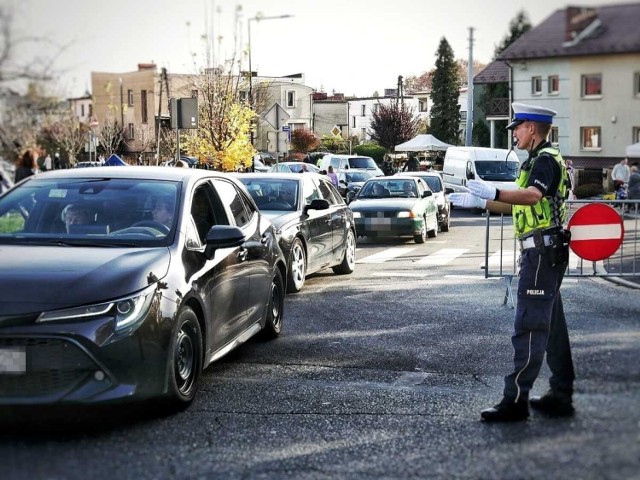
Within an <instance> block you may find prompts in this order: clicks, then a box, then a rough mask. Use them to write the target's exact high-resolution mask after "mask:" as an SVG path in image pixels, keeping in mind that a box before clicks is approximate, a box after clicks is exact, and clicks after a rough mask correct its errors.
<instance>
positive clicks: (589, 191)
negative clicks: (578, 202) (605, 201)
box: [573, 183, 602, 198]
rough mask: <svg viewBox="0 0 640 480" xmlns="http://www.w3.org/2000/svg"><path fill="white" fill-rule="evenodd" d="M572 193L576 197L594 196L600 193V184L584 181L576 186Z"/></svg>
mask: <svg viewBox="0 0 640 480" xmlns="http://www.w3.org/2000/svg"><path fill="white" fill-rule="evenodd" d="M573 194H574V195H575V196H576V198H589V197H595V196H596V195H601V194H602V185H600V184H598V183H585V184H584V185H579V186H578V187H576V189H575V190H574V191H573Z"/></svg>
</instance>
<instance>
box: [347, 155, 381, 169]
mask: <svg viewBox="0 0 640 480" xmlns="http://www.w3.org/2000/svg"><path fill="white" fill-rule="evenodd" d="M349 167H350V168H376V167H377V165H376V162H374V161H373V158H370V157H354V158H350V159H349Z"/></svg>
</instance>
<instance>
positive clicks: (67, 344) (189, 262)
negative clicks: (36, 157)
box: [0, 167, 286, 408]
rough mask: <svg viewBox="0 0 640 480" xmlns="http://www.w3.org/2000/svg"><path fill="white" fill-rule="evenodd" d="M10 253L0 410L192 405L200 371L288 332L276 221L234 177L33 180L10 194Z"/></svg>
mask: <svg viewBox="0 0 640 480" xmlns="http://www.w3.org/2000/svg"><path fill="white" fill-rule="evenodd" d="M0 250H1V251H2V261H0V305H1V306H2V311H1V313H0V359H2V360H3V361H2V365H1V366H2V368H1V369H0V404H30V405H31V404H51V403H63V404H64V403H66V404H79V403H80V404H106V403H113V402H117V401H129V400H144V399H149V398H152V397H162V398H164V400H165V401H166V402H167V403H168V404H169V405H171V406H172V407H173V408H184V407H186V406H187V405H189V403H190V402H191V401H192V400H193V398H194V396H195V394H196V391H197V388H198V380H199V377H200V373H201V371H202V370H203V368H205V367H207V366H208V365H209V364H210V363H212V362H213V361H215V360H217V359H218V358H220V357H221V356H223V355H224V354H225V353H227V352H228V351H230V350H231V349H233V348H234V347H236V346H237V345H238V344H240V343H242V342H244V341H246V340H247V339H249V338H250V337H252V336H254V335H256V334H258V333H259V332H262V334H263V335H264V336H265V337H266V338H274V337H276V336H278V335H279V334H280V332H281V328H282V322H283V305H284V303H283V297H284V293H285V280H284V276H285V274H286V264H285V260H284V257H283V255H282V251H281V250H280V247H279V246H278V242H277V240H276V231H275V228H274V227H273V225H272V224H271V223H270V222H269V221H268V219H267V218H265V216H264V215H263V214H262V213H260V211H259V210H258V208H257V207H256V205H255V203H254V202H253V200H252V199H251V197H250V196H249V195H248V194H247V192H246V190H245V189H244V187H243V186H242V184H240V183H239V182H237V180H235V179H233V178H231V177H229V176H228V175H225V174H221V173H216V172H209V171H206V170H200V169H188V168H162V167H112V168H100V169H98V168H86V169H70V170H55V171H52V172H47V174H45V175H36V176H33V177H30V178H29V179H28V180H26V181H25V182H23V183H22V184H20V185H18V186H17V187H15V188H14V189H12V190H10V191H9V192H8V193H7V194H5V195H3V196H2V197H0ZM7 359H11V361H8V360H7Z"/></svg>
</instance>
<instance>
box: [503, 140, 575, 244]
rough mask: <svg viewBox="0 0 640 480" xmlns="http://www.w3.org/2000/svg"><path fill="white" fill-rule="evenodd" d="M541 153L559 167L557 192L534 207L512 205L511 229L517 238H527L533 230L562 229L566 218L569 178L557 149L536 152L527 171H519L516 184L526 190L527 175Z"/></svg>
mask: <svg viewBox="0 0 640 480" xmlns="http://www.w3.org/2000/svg"><path fill="white" fill-rule="evenodd" d="M543 153H547V154H549V155H550V156H551V157H552V158H553V159H554V160H555V161H556V162H558V165H559V166H560V172H561V177H560V182H559V184H558V190H557V191H556V193H555V195H553V196H544V197H542V198H541V199H540V201H539V202H538V203H536V204H535V205H514V206H513V207H512V209H511V212H512V215H513V228H514V229H515V232H516V236H517V237H518V238H522V237H526V236H528V235H529V234H530V233H531V232H532V231H534V230H544V229H547V228H550V227H562V225H563V224H564V221H565V219H566V216H567V212H566V208H565V203H564V201H565V199H566V198H567V192H568V184H569V176H568V175H567V167H566V165H565V163H564V159H563V158H562V156H561V155H560V151H559V150H558V149H557V148H553V147H547V148H543V149H541V150H540V151H539V152H538V156H537V157H536V158H534V159H532V160H531V165H530V167H529V169H528V170H526V171H525V170H522V169H521V170H520V174H519V175H518V179H517V180H516V184H517V185H518V187H520V188H526V187H527V184H528V182H529V173H530V172H531V170H532V169H533V165H534V163H535V161H536V159H537V158H538V157H539V156H540V155H542V154H543Z"/></svg>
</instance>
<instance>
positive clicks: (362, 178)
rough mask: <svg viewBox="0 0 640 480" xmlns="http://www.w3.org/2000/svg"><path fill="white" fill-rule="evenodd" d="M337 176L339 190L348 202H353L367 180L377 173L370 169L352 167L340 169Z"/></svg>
mask: <svg viewBox="0 0 640 480" xmlns="http://www.w3.org/2000/svg"><path fill="white" fill-rule="evenodd" d="M337 176H338V192H340V195H342V198H344V199H345V201H346V202H347V203H351V201H352V200H353V199H354V198H356V195H357V194H358V191H359V190H360V189H361V188H362V186H363V185H364V184H365V182H366V181H367V180H369V179H370V178H373V177H374V176H375V175H374V173H373V172H372V171H370V170H364V169H356V168H350V169H349V170H341V171H339V172H338V173H337Z"/></svg>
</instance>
